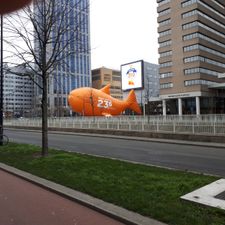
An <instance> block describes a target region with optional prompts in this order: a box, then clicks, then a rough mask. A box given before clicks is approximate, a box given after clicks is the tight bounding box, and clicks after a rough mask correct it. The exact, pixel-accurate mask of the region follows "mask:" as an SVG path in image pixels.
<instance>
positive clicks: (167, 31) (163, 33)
mask: <svg viewBox="0 0 225 225" xmlns="http://www.w3.org/2000/svg"><path fill="white" fill-rule="evenodd" d="M169 34H171V30H165V31H163V32H160V33H159V37H164V36H166V35H169Z"/></svg>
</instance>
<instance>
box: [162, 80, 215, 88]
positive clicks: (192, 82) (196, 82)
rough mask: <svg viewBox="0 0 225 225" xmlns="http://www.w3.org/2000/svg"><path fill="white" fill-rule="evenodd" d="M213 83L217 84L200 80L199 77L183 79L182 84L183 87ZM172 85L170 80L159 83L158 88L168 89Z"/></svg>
mask: <svg viewBox="0 0 225 225" xmlns="http://www.w3.org/2000/svg"><path fill="white" fill-rule="evenodd" d="M213 84H217V83H216V82H213V81H208V80H200V79H196V80H185V81H184V86H185V87H187V86H193V85H213ZM172 87H173V83H172V82H169V83H163V84H160V89H168V88H172Z"/></svg>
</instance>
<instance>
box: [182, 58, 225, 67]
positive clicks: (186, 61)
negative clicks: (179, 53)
mask: <svg viewBox="0 0 225 225" xmlns="http://www.w3.org/2000/svg"><path fill="white" fill-rule="evenodd" d="M196 61H201V62H206V63H209V64H212V65H215V66H219V67H222V68H225V64H224V63H221V62H218V61H215V60H212V59H209V58H206V57H202V56H192V57H187V58H184V63H190V62H196Z"/></svg>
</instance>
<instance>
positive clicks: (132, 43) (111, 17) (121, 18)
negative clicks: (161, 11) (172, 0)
mask: <svg viewBox="0 0 225 225" xmlns="http://www.w3.org/2000/svg"><path fill="white" fill-rule="evenodd" d="M90 4H91V6H90V25H91V49H92V52H91V54H92V69H95V68H98V67H101V66H105V67H108V68H112V69H120V65H121V64H124V63H129V62H132V61H137V60H139V59H143V60H145V61H147V62H150V63H158V43H157V38H158V34H157V9H156V7H157V3H156V0H90Z"/></svg>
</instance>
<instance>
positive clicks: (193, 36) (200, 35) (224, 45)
mask: <svg viewBox="0 0 225 225" xmlns="http://www.w3.org/2000/svg"><path fill="white" fill-rule="evenodd" d="M194 38H201V39H203V40H206V41H208V42H210V43H212V44H215V45H218V46H220V47H223V48H225V44H223V43H221V42H219V41H216V40H214V39H212V38H210V37H208V36H206V35H203V34H201V33H197V32H196V33H192V34H188V35H185V36H183V40H184V41H187V40H192V39H194Z"/></svg>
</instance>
